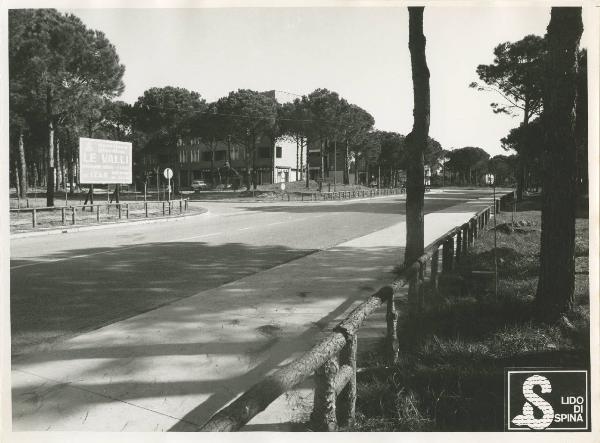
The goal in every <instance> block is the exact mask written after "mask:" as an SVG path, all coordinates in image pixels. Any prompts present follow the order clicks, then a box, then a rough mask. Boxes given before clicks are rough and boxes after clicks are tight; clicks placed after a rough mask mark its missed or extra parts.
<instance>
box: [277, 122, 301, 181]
mask: <svg viewBox="0 0 600 443" xmlns="http://www.w3.org/2000/svg"><path fill="white" fill-rule="evenodd" d="M276 149H277V148H276ZM275 154H276V155H277V152H275ZM299 168H300V137H299V136H298V134H296V181H298V169H299Z"/></svg>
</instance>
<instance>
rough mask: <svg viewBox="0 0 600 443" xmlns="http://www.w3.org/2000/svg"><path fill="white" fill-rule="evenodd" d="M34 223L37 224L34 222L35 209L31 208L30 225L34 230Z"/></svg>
mask: <svg viewBox="0 0 600 443" xmlns="http://www.w3.org/2000/svg"><path fill="white" fill-rule="evenodd" d="M36 222H37V220H36V213H35V208H33V209H32V210H31V224H32V226H33V227H34V228H35V225H36Z"/></svg>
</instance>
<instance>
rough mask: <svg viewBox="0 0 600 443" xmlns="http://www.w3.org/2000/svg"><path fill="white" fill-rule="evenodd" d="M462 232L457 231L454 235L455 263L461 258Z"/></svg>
mask: <svg viewBox="0 0 600 443" xmlns="http://www.w3.org/2000/svg"><path fill="white" fill-rule="evenodd" d="M462 243H463V242H462V231H461V230H459V231H458V232H457V233H456V263H458V262H459V261H460V259H461V256H462V253H463V251H462Z"/></svg>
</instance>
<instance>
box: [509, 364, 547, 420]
mask: <svg viewBox="0 0 600 443" xmlns="http://www.w3.org/2000/svg"><path fill="white" fill-rule="evenodd" d="M535 385H539V386H540V387H541V388H542V393H543V394H547V393H549V392H552V385H551V384H550V381H549V380H548V379H547V378H546V377H543V376H541V375H537V374H536V375H532V376H531V377H529V378H528V379H527V380H525V382H523V396H524V397H525V399H526V400H527V401H526V402H525V404H524V405H523V414H521V415H517V416H516V417H515V418H513V419H512V422H513V423H514V424H515V425H517V426H528V427H529V428H531V429H535V430H538V431H541V430H542V429H546V428H547V427H548V426H550V424H551V423H552V421H553V420H554V409H553V408H552V406H551V405H550V403H548V402H547V401H546V400H544V399H543V398H542V397H540V396H539V395H537V394H536V393H535V392H533V387H534V386H535ZM534 406H535V407H537V408H538V409H540V410H541V411H542V412H543V414H544V415H543V417H542V418H535V417H534V415H533V407H534Z"/></svg>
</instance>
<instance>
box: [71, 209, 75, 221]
mask: <svg viewBox="0 0 600 443" xmlns="http://www.w3.org/2000/svg"><path fill="white" fill-rule="evenodd" d="M71 224H73V225H74V224H75V206H71Z"/></svg>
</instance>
